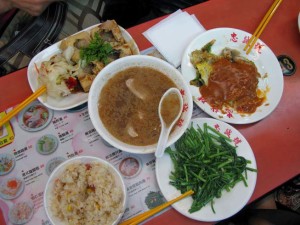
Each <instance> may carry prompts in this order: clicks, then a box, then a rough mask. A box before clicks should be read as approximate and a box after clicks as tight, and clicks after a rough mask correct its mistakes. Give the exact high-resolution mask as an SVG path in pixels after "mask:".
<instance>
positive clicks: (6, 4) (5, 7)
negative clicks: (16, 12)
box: [0, 0, 13, 15]
mask: <svg viewBox="0 0 300 225" xmlns="http://www.w3.org/2000/svg"><path fill="white" fill-rule="evenodd" d="M12 8H13V7H12V4H11V2H10V1H7V0H0V15H1V14H2V13H5V12H7V11H9V10H11V9H12Z"/></svg>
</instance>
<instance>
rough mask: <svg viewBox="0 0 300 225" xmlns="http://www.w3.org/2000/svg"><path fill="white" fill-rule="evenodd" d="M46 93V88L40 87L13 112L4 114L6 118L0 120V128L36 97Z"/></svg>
mask: <svg viewBox="0 0 300 225" xmlns="http://www.w3.org/2000/svg"><path fill="white" fill-rule="evenodd" d="M45 91H46V86H41V87H40V88H39V89H37V90H36V91H35V92H34V93H33V94H32V95H30V96H29V97H28V98H26V99H25V100H24V101H23V102H21V103H20V104H19V105H17V106H16V107H15V108H14V109H13V110H11V111H10V112H9V113H7V114H6V116H4V117H2V118H1V119H0V127H2V126H3V125H4V124H5V123H6V122H8V121H9V120H10V119H11V118H12V117H14V116H15V115H16V114H17V113H19V112H20V111H21V110H22V109H24V108H25V106H27V105H28V104H29V103H31V102H32V101H33V100H35V99H36V98H37V97H39V96H40V95H42V94H43V93H44V92H45Z"/></svg>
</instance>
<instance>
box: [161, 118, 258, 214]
mask: <svg viewBox="0 0 300 225" xmlns="http://www.w3.org/2000/svg"><path fill="white" fill-rule="evenodd" d="M231 142H232V140H231V139H230V138H228V137H227V136H225V135H224V134H221V133H219V132H218V131H216V130H215V129H214V128H212V127H210V126H209V125H207V124H206V123H205V124H204V127H203V128H201V127H199V126H198V127H197V128H194V127H193V126H191V128H189V129H188V130H187V131H186V132H185V133H184V135H183V136H182V137H181V138H180V139H179V140H178V141H177V142H176V143H175V149H172V148H170V147H168V148H167V149H166V152H167V153H168V154H169V155H170V157H171V160H172V162H173V165H174V170H173V171H172V172H171V174H170V180H171V181H170V184H171V185H173V186H174V187H176V188H177V189H178V190H180V192H181V193H184V192H186V191H188V190H193V191H194V194H193V195H192V198H193V203H192V206H191V208H190V209H189V212H190V213H193V212H196V211H198V210H200V209H201V208H202V207H204V206H205V205H206V204H208V203H210V204H211V208H212V211H213V212H214V213H215V210H214V206H213V204H214V202H213V200H214V199H215V198H220V197H221V195H222V192H223V191H224V190H226V191H228V192H229V191H230V190H231V189H232V188H233V187H234V186H235V185H236V184H237V183H238V182H240V181H242V182H243V183H244V185H245V186H247V171H252V172H256V169H252V168H250V167H249V166H248V164H250V163H251V161H249V160H247V159H245V158H244V157H242V156H239V155H238V154H237V147H236V146H234V145H233V144H232V143H231Z"/></svg>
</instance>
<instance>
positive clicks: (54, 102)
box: [27, 24, 140, 110]
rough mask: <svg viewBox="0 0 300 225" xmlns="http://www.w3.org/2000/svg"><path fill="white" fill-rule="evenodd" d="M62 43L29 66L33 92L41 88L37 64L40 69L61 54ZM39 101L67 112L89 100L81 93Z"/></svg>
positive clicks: (134, 47)
mask: <svg viewBox="0 0 300 225" xmlns="http://www.w3.org/2000/svg"><path fill="white" fill-rule="evenodd" d="M96 26H99V24H96V25H93V26H91V27H89V28H86V29H84V30H82V31H89V30H91V29H93V28H94V27H96ZM120 29H121V32H122V35H123V37H124V39H125V40H126V42H127V43H128V44H129V45H130V47H131V49H132V50H133V53H134V54H136V55H138V54H139V53H140V52H139V49H138V46H137V44H136V43H135V41H134V40H133V38H132V37H131V35H130V34H129V33H128V32H127V31H126V30H125V29H124V28H122V27H120ZM82 31H79V32H82ZM79 32H77V33H79ZM77 33H76V34H77ZM74 35H75V34H74ZM60 43H61V41H59V42H57V43H55V44H53V45H51V46H50V47H48V48H46V49H44V50H43V51H41V52H40V53H38V54H37V55H36V56H35V57H33V58H32V60H31V61H30V63H29V65H28V70H27V78H28V82H29V85H30V88H31V90H32V91H33V92H34V91H36V90H37V89H38V88H39V84H38V79H37V77H38V73H37V71H36V69H35V64H36V66H37V67H38V68H39V67H40V65H41V63H42V62H43V61H46V60H49V59H50V57H51V56H53V55H55V54H58V53H60V52H61V51H60V49H59V46H60ZM38 99H39V100H40V101H41V102H42V103H43V104H44V105H45V106H47V107H48V108H50V109H54V110H67V109H71V108H74V107H76V106H79V105H81V104H83V103H86V102H87V100H88V93H84V92H80V93H76V94H71V95H69V96H67V97H64V98H60V99H56V98H53V97H49V96H48V97H47V100H45V99H44V98H42V97H39V98H38Z"/></svg>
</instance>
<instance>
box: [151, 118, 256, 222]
mask: <svg viewBox="0 0 300 225" xmlns="http://www.w3.org/2000/svg"><path fill="white" fill-rule="evenodd" d="M192 123H193V125H194V126H197V125H200V127H203V124H204V123H207V124H208V125H210V126H212V127H214V126H215V125H216V124H218V125H219V127H220V129H221V131H225V130H226V129H230V130H231V131H232V133H231V138H236V137H238V138H239V139H240V140H241V143H239V144H238V148H237V153H238V155H241V156H244V157H245V158H246V159H248V160H251V162H252V163H251V164H250V165H249V167H251V168H255V169H256V168H257V166H256V160H255V157H254V154H253V151H252V149H251V147H250V145H249V143H248V142H247V140H246V139H245V138H244V137H243V135H242V134H241V133H240V132H238V131H237V130H236V129H235V128H234V127H232V126H230V125H229V124H227V123H225V122H222V121H220V120H216V119H211V118H196V119H192V120H191V124H192ZM191 124H190V125H191ZM171 147H172V148H174V145H173V146H171ZM172 170H173V164H172V161H171V159H170V157H169V155H168V154H164V155H163V157H162V158H158V159H156V170H155V173H156V177H157V182H158V185H159V188H160V190H161V192H162V194H163V195H164V197H165V198H166V200H167V201H170V200H171V199H173V198H175V197H177V196H179V195H180V192H179V191H178V190H177V189H176V188H175V187H173V186H172V185H170V184H169V181H170V179H169V175H170V172H171V171H172ZM247 175H248V179H247V182H248V187H245V186H244V184H243V182H239V183H238V184H236V186H235V187H234V188H233V189H232V190H231V191H230V192H226V191H223V192H222V196H221V198H219V199H214V209H215V211H216V214H214V213H213V212H212V210H211V206H210V204H208V205H206V206H205V207H203V208H202V209H201V210H200V211H197V212H195V213H192V214H190V213H189V212H188V210H189V208H190V206H191V204H192V197H187V198H185V199H183V200H181V201H179V202H177V203H175V204H173V205H172V206H173V207H174V209H176V210H177V211H178V212H179V213H181V214H183V215H185V216H187V217H189V218H191V219H194V220H199V221H205V222H213V221H219V220H223V219H226V218H228V217H230V216H232V215H234V214H235V213H237V212H238V211H240V210H241V209H242V208H243V207H244V206H245V205H246V204H247V202H248V201H249V199H250V197H251V196H252V194H253V191H254V189H255V185H256V179H257V173H255V172H248V173H247Z"/></svg>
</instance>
